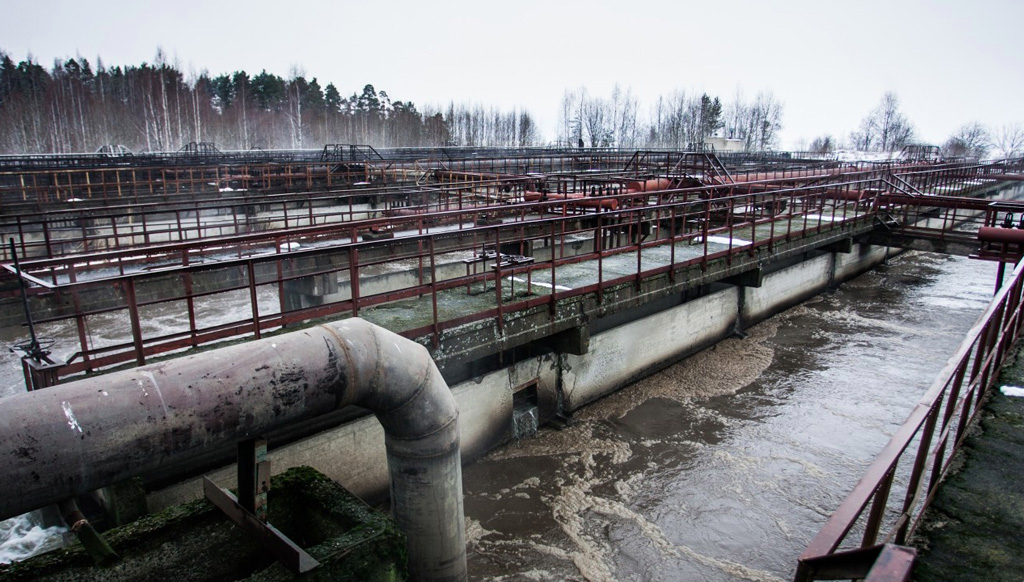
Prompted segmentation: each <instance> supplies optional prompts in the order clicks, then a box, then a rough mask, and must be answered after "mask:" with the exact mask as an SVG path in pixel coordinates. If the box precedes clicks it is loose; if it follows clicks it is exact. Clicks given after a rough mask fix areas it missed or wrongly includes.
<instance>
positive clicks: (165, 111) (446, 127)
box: [0, 52, 537, 154]
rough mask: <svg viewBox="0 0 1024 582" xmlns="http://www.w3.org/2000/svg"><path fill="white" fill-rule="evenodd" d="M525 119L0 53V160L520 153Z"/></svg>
mask: <svg viewBox="0 0 1024 582" xmlns="http://www.w3.org/2000/svg"><path fill="white" fill-rule="evenodd" d="M536 139H537V128H536V126H535V124H534V121H533V119H532V118H531V116H530V114H529V113H528V112H526V111H518V112H517V111H511V112H502V111H499V110H497V109H494V108H490V109H486V108H484V107H482V106H472V107H471V106H466V105H457V104H454V103H453V104H451V105H449V107H448V108H447V111H444V112H441V111H435V112H421V111H418V110H417V108H416V105H415V104H414V103H413V102H412V101H401V100H397V99H392V98H391V97H390V96H389V95H388V94H387V92H385V91H382V90H381V91H378V90H377V89H376V88H374V86H373V85H365V86H364V87H363V88H362V91H360V92H358V93H353V94H352V95H351V96H349V97H342V95H341V92H340V91H339V90H338V88H337V87H336V86H335V85H334V84H333V83H328V84H327V86H326V87H323V86H321V85H320V83H319V81H318V80H317V79H316V78H315V77H314V78H312V79H308V80H307V79H306V78H305V76H304V75H303V74H293V75H292V76H291V78H290V79H283V78H281V77H279V76H277V75H274V74H272V73H268V72H266V71H262V72H260V73H259V74H256V75H250V74H248V73H246V72H245V71H237V72H235V73H232V74H230V75H228V74H224V75H219V76H216V77H211V76H209V75H208V74H206V73H202V74H198V75H197V74H193V75H190V76H188V77H186V75H185V74H184V73H183V72H182V71H181V70H179V68H178V67H176V66H175V65H173V64H171V63H168V62H167V61H166V59H165V58H164V57H163V55H162V54H161V53H160V52H158V53H157V58H156V59H155V61H154V63H153V64H147V63H143V64H141V65H138V66H115V67H109V68H108V67H106V66H104V64H103V62H102V60H101V59H97V61H96V66H95V68H94V67H93V66H92V65H91V64H90V63H89V61H88V60H86V59H84V58H78V59H67V60H66V61H64V62H59V61H58V62H55V63H54V65H53V67H52V68H51V69H50V70H47V69H45V68H44V67H42V66H41V65H39V64H38V63H35V62H33V61H32V60H31V59H26V60H23V61H21V62H19V63H17V64H15V62H14V61H13V60H12V59H11V58H10V57H9V56H8V55H7V54H6V53H3V52H0V153H5V154H16V153H50V152H53V153H68V152H75V153H80V152H92V151H96V150H97V149H98V148H100V147H102V146H104V145H123V146H126V147H127V148H128V149H130V150H132V151H135V152H142V151H174V150H177V149H179V148H181V147H182V146H183V145H184V144H188V143H189V142H213V143H214V144H216V146H217V147H218V148H219V149H222V150H247V149H250V148H253V147H259V148H263V149H309V148H313V149H316V148H320V147H323V146H324V144H327V143H352V144H370V145H373V146H384V147H390V146H441V145H473V146H527V145H533V144H534V142H535V141H536Z"/></svg>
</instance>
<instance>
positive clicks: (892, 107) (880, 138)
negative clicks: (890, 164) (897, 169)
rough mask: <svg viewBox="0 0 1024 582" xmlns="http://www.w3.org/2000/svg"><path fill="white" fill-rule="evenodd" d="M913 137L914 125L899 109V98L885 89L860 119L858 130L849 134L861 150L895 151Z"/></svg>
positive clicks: (855, 145)
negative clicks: (879, 99) (876, 102)
mask: <svg viewBox="0 0 1024 582" xmlns="http://www.w3.org/2000/svg"><path fill="white" fill-rule="evenodd" d="M913 138H914V126H913V124H911V123H910V121H909V120H907V116H906V115H904V114H903V112H902V111H900V100H899V97H897V96H896V94H895V93H893V92H892V91H886V92H885V94H884V95H882V100H881V102H879V104H878V106H877V107H875V108H874V109H873V110H872V111H871V113H869V114H868V116H867V117H865V118H864V119H863V121H861V124H860V130H859V131H856V132H854V133H852V134H851V135H850V140H851V141H852V142H853V143H854V147H856V148H857V149H860V150H862V151H880V152H895V151H898V150H900V149H902V148H903V146H905V145H907V144H908V143H910V141H911V140H912V139H913Z"/></svg>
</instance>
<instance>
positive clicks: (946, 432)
mask: <svg viewBox="0 0 1024 582" xmlns="http://www.w3.org/2000/svg"><path fill="white" fill-rule="evenodd" d="M1022 293H1024V262H1021V263H1019V264H1018V265H1017V268H1016V269H1015V270H1014V272H1013V275H1012V278H1011V280H1010V281H1009V282H1007V283H1006V284H1004V285H1003V286H1002V288H1000V290H999V292H998V293H997V294H996V296H995V298H994V299H993V301H992V303H991V305H989V307H988V309H987V310H986V311H985V313H984V314H983V315H982V316H981V318H980V319H979V320H978V322H977V323H976V324H975V325H974V327H972V328H971V330H970V332H968V334H967V337H966V338H965V339H964V342H963V343H962V344H961V345H960V347H959V348H958V349H957V351H956V353H955V354H954V355H953V356H952V357H951V358H950V359H949V361H948V363H947V364H946V366H945V368H943V370H942V373H941V374H940V375H939V377H938V379H936V380H935V382H934V383H933V384H932V386H931V388H929V390H928V391H927V392H926V393H925V395H924V396H923V397H922V398H921V400H920V402H918V404H917V405H916V406H915V407H914V409H913V411H912V412H911V413H910V416H909V417H908V418H907V420H906V421H905V422H904V423H903V425H902V426H900V428H899V429H898V430H897V431H896V433H895V434H894V435H893V437H892V438H891V439H890V440H889V442H888V444H886V446H885V448H883V449H882V452H881V453H879V454H878V456H877V457H876V458H875V460H874V462H872V464H871V466H870V467H868V470H867V473H866V474H865V475H864V477H863V478H862V479H861V480H860V482H859V483H857V485H856V486H855V487H854V488H853V491H852V492H851V493H850V494H849V496H847V498H846V499H845V500H844V501H843V502H842V504H840V506H839V508H838V509H836V511H835V513H833V514H832V516H831V517H830V518H829V520H828V521H827V522H826V523H825V525H824V527H822V529H821V531H820V532H818V535H817V536H815V537H814V539H813V540H811V543H810V544H809V545H808V546H807V549H806V550H805V551H804V552H803V554H802V555H801V556H800V559H799V562H798V565H797V570H796V574H795V576H794V578H793V579H794V580H795V581H796V582H808V581H810V580H835V579H849V578H864V577H865V576H867V574H868V572H869V571H871V572H874V575H875V576H876V577H875V578H873V579H874V580H879V581H883V580H885V581H889V580H904V579H906V577H907V575H908V574H909V572H910V568H912V561H910V562H909V563H908V562H906V561H904V562H900V563H899V564H898V565H891V566H888V567H880V570H879V571H877V572H876V571H875V570H872V567H873V566H874V565H875V560H876V558H877V557H878V556H879V555H880V553H879V550H880V548H882V547H883V546H884V545H885V544H897V545H901V544H905V543H906V541H907V539H908V538H909V536H910V535H911V534H912V533H913V532H914V530H915V528H916V527H917V525H918V524H919V523H920V520H921V518H922V516H923V514H924V510H925V508H926V507H927V506H928V504H929V503H930V501H931V500H932V498H933V497H934V495H935V492H936V490H937V488H938V486H939V484H940V483H941V481H942V479H943V478H944V477H945V476H946V474H947V473H948V472H949V470H950V466H951V464H952V460H953V457H954V455H955V453H956V451H957V450H958V449H959V447H960V445H961V444H962V443H963V440H964V438H965V436H966V433H967V428H968V427H969V426H970V425H971V424H972V423H973V422H974V421H975V420H976V418H977V416H978V414H979V412H980V410H981V402H982V399H983V398H984V396H985V394H986V393H987V391H988V390H989V388H990V387H991V386H992V384H993V383H994V382H995V381H996V379H997V378H998V376H999V369H1000V367H1001V366H1002V364H1003V363H1004V361H1005V360H1006V358H1007V355H1008V354H1009V353H1010V350H1011V348H1012V347H1013V345H1014V344H1015V342H1017V340H1018V338H1019V337H1020V334H1021V328H1022V324H1024V318H1022V317H1021V302H1022ZM901 463H911V465H910V467H909V469H910V472H909V475H908V476H907V477H906V480H905V482H904V481H903V479H902V478H900V479H897V474H898V469H899V468H900V464H901ZM901 477H902V475H901ZM897 481H900V482H899V483H898V484H897ZM894 485H896V486H897V488H898V490H896V491H894V490H893V487H894ZM883 528H884V529H885V533H884V534H883V533H882V531H883ZM854 531H856V532H858V534H859V536H860V540H859V541H857V540H852V543H851V539H850V538H851V532H854Z"/></svg>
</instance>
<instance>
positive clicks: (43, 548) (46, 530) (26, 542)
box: [0, 511, 67, 564]
mask: <svg viewBox="0 0 1024 582" xmlns="http://www.w3.org/2000/svg"><path fill="white" fill-rule="evenodd" d="M66 531H67V529H66V528H64V527H62V526H53V527H43V526H42V525H41V519H40V515H39V512H38V511H33V512H30V513H26V514H24V515H19V516H17V517H12V518H10V519H7V520H4V521H0V564H10V563H11V562H18V561H21V560H24V559H26V558H31V557H32V556H35V555H37V554H42V553H43V552H48V551H50V550H55V549H57V548H59V547H61V546H63V545H64V532H66Z"/></svg>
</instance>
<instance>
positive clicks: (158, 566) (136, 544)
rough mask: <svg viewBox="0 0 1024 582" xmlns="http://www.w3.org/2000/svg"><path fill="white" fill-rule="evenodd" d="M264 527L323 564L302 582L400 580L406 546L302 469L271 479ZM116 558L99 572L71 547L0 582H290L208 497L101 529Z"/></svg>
mask: <svg viewBox="0 0 1024 582" xmlns="http://www.w3.org/2000/svg"><path fill="white" fill-rule="evenodd" d="M272 485H273V487H272V489H271V491H270V493H269V495H268V499H269V509H270V512H269V521H270V523H271V524H272V525H274V527H276V528H278V529H279V530H281V531H282V532H283V533H284V534H285V535H287V536H288V537H289V538H290V539H291V540H292V541H293V542H295V543H296V544H298V545H299V546H300V547H302V548H304V549H305V550H306V551H307V552H308V553H309V554H310V555H311V556H313V558H315V559H316V560H317V561H319V562H320V563H321V566H320V567H319V568H317V569H315V570H313V571H312V572H309V573H307V574H306V575H304V576H302V577H301V578H302V579H303V580H313V581H321V580H323V581H326V580H332V581H333V580H341V581H347V580H351V581H373V582H384V581H394V580H404V579H405V578H406V569H405V564H406V557H405V540H404V538H403V536H402V535H401V533H400V532H398V530H397V529H396V528H395V525H394V523H393V522H392V521H391V520H390V519H389V518H387V517H386V516H384V515H382V514H381V513H379V512H377V511H375V510H373V509H372V508H370V507H368V506H367V505H366V504H365V503H363V502H362V501H361V500H359V499H358V498H356V497H355V496H353V495H352V494H351V493H349V492H348V491H346V490H345V489H344V488H343V487H341V486H340V485H338V484H336V483H334V482H332V481H330V480H329V479H328V478H327V477H324V476H323V475H321V474H320V473H318V472H316V471H315V470H313V469H310V468H308V467H300V468H296V469H291V470H289V471H287V472H285V473H283V474H282V475H280V476H276V477H275V478H274V480H273V482H272ZM105 535H106V537H107V539H108V541H109V542H110V544H111V545H112V546H113V547H114V549H115V550H116V551H117V552H118V553H119V554H120V555H121V556H122V558H123V559H122V561H121V562H120V563H118V564H116V565H114V566H111V567H108V568H102V569H100V568H96V567H94V566H93V565H92V561H91V559H90V558H89V557H88V556H87V555H86V554H85V552H84V551H83V550H82V548H81V547H80V546H78V545H77V544H76V545H75V546H73V547H71V548H67V549H64V550H59V551H56V552H51V553H49V554H44V555H42V556H37V557H35V558H32V559H30V560H26V561H24V562H20V563H16V564H10V565H7V566H0V582H9V581H21V580H50V581H64V580H67V581H71V580H109V581H121V580H123V581H133V582H134V581H140V582H145V581H153V582H157V581H160V582H164V581H179V580H180V581H209V582H214V581H217V582H220V581H227V580H231V581H235V580H238V581H241V580H246V581H252V582H278V581H285V580H294V579H297V578H298V577H296V576H294V575H292V574H291V573H290V572H289V571H288V570H287V569H286V568H285V567H284V566H282V565H281V564H279V563H278V562H276V561H275V560H274V558H273V557H272V556H271V555H270V554H269V552H268V551H267V550H266V549H264V548H263V547H262V546H261V545H259V544H258V543H256V541H255V540H254V538H252V537H251V536H250V535H249V534H247V533H246V532H244V531H243V530H242V529H240V528H238V527H237V526H235V525H234V524H232V523H231V522H230V521H228V519H227V518H226V517H225V516H223V514H221V513H220V512H219V511H218V510H217V509H216V508H214V507H213V506H212V505H210V504H209V503H208V502H207V501H205V500H198V501H194V502H190V503H186V504H182V505H178V506H175V507H171V508H168V509H166V510H164V511H161V512H160V513H157V514H153V515H149V516H146V517H144V518H142V519H140V520H139V521H136V522H134V523H132V524H129V525H126V526H123V527H119V528H116V529H113V530H110V531H109V532H107V533H106V534H105Z"/></svg>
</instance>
